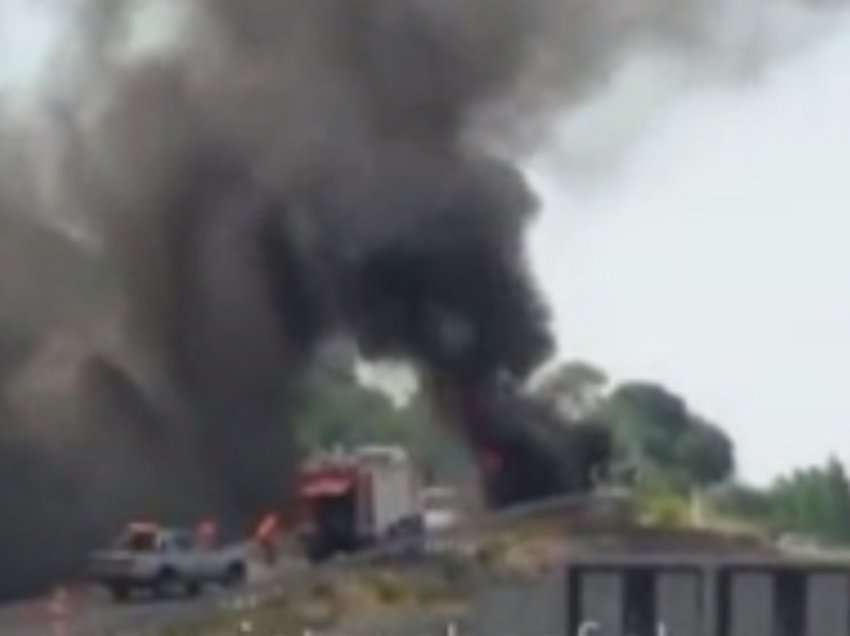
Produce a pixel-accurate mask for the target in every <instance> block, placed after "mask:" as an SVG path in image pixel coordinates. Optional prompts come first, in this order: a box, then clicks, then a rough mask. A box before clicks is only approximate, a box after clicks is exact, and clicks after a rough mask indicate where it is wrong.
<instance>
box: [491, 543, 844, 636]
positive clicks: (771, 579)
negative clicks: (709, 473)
mask: <svg viewBox="0 0 850 636" xmlns="http://www.w3.org/2000/svg"><path fill="white" fill-rule="evenodd" d="M475 613H476V616H475V620H474V625H475V633H476V634H477V635H479V636H850V564H846V565H839V564H834V563H827V562H819V561H814V562H813V561H798V560H788V559H782V558H765V557H758V558H746V557H744V558H727V557H724V558H705V557H698V558H697V557H692V556H680V557H673V556H669V555H668V556H659V555H655V556H652V557H646V558H634V557H627V558H616V557H613V556H612V557H610V558H593V559H589V558H588V559H580V560H573V561H572V562H571V563H570V564H569V565H568V566H566V567H565V568H563V569H561V570H560V571H558V572H557V573H555V574H553V575H551V576H550V577H548V578H546V579H545V580H543V581H539V582H537V583H534V584H529V583H514V584H503V585H501V586H499V587H498V588H497V589H493V590H489V591H488V592H486V593H484V594H483V595H482V597H481V599H480V602H479V604H478V606H477V608H476V612H475Z"/></svg>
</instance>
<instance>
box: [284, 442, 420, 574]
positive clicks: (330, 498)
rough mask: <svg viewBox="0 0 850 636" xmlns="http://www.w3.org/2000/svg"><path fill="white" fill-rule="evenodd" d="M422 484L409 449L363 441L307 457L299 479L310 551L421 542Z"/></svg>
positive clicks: (314, 554) (302, 527)
mask: <svg viewBox="0 0 850 636" xmlns="http://www.w3.org/2000/svg"><path fill="white" fill-rule="evenodd" d="M419 490H420V484H419V480H418V477H417V474H416V471H415V469H414V466H413V463H412V461H411V459H410V457H409V455H408V454H407V452H406V451H405V450H404V449H403V448H400V447H395V446H364V447H360V448H358V449H356V450H355V451H354V452H352V453H335V454H332V455H325V456H320V457H316V458H314V459H313V460H311V461H309V462H307V463H306V464H305V466H304V468H303V469H302V471H301V474H300V477H299V482H298V500H299V508H300V514H299V519H300V522H299V536H300V538H301V540H302V542H303V545H304V547H305V549H306V552H307V555H308V557H309V558H310V559H311V560H313V561H321V560H324V559H326V558H328V557H330V556H332V555H333V554H335V553H338V552H353V551H355V550H358V549H361V548H364V547H370V546H376V545H381V544H383V543H387V542H392V541H396V540H397V541H398V542H399V543H406V545H407V547H408V548H413V547H415V546H418V545H419V543H418V541H419V540H420V539H421V538H423V534H424V528H423V522H422V514H421V510H420V505H419V501H420V497H419Z"/></svg>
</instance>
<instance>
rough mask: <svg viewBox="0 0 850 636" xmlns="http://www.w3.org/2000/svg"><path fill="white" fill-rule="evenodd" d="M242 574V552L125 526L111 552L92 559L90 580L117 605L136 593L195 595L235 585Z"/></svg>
mask: <svg viewBox="0 0 850 636" xmlns="http://www.w3.org/2000/svg"><path fill="white" fill-rule="evenodd" d="M246 572H247V564H246V555H245V551H244V549H242V548H241V547H233V548H227V549H219V548H216V547H212V546H204V545H200V544H199V543H198V542H197V540H196V537H195V534H194V533H193V532H191V531H188V530H179V529H170V528H162V527H160V526H158V525H155V524H130V526H129V527H128V528H127V529H126V530H125V531H124V532H123V533H122V534H121V536H120V537H119V538H118V540H117V541H116V542H115V543H114V545H113V547H112V548H110V549H107V550H100V551H97V552H95V553H94V554H92V557H91V564H90V576H91V578H92V579H93V580H94V581H95V582H97V583H100V584H101V585H104V586H105V587H107V588H108V589H109V590H110V591H111V593H112V595H113V597H114V598H115V599H116V600H125V599H126V598H127V597H128V596H129V595H130V593H131V592H132V591H134V590H136V589H147V590H151V591H152V592H154V594H156V595H157V596H162V597H170V596H174V595H175V594H178V593H179V592H183V593H184V594H187V595H195V594H198V593H199V592H200V591H201V589H202V587H203V586H204V585H207V584H220V585H225V586H235V585H238V584H240V583H241V582H242V581H243V580H244V579H245V575H246Z"/></svg>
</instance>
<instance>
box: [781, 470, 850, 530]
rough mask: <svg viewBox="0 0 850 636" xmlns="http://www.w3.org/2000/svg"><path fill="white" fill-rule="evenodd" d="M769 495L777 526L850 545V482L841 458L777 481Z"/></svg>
mask: <svg viewBox="0 0 850 636" xmlns="http://www.w3.org/2000/svg"><path fill="white" fill-rule="evenodd" d="M769 496H770V500H771V508H772V514H771V521H772V522H773V524H774V525H775V526H776V527H778V528H782V529H786V530H789V531H794V532H801V533H805V534H810V535H813V536H816V537H818V538H820V539H823V540H826V541H829V542H834V543H848V542H850V481H848V477H847V474H846V471H845V469H844V466H843V465H842V464H841V462H839V461H838V460H837V459H834V458H833V459H830V460H829V462H828V463H827V464H826V465H825V466H824V467H811V468H806V469H798V470H795V471H794V472H793V473H792V474H791V475H789V476H786V477H782V478H780V479H777V480H776V482H775V483H774V484H773V486H772V487H771V489H770V491H769Z"/></svg>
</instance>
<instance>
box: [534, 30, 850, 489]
mask: <svg viewBox="0 0 850 636" xmlns="http://www.w3.org/2000/svg"><path fill="white" fill-rule="evenodd" d="M830 27H831V31H830V33H829V34H822V35H820V36H819V37H818V39H817V43H816V44H813V45H811V46H809V47H807V48H806V49H805V51H803V52H798V53H797V54H796V55H794V56H793V57H791V58H790V59H788V60H786V61H784V62H782V63H779V64H775V65H772V66H770V67H769V68H767V69H766V70H765V72H764V74H763V75H762V76H761V77H760V78H758V80H757V81H755V82H753V83H747V84H744V85H741V84H733V85H730V84H729V83H725V84H724V83H719V82H718V83H714V84H709V85H708V86H706V85H705V84H703V83H700V84H699V85H694V84H693V83H691V82H689V81H688V77H687V68H685V67H677V65H676V64H675V63H672V62H671V61H670V60H669V59H667V58H655V59H653V58H652V57H651V56H647V57H643V58H636V59H635V60H633V61H632V63H631V64H630V65H629V67H628V68H626V69H624V70H623V72H622V73H621V74H620V75H619V76H618V78H617V79H616V80H615V81H614V83H613V85H612V87H611V89H610V90H609V91H607V92H606V93H605V94H603V95H601V96H600V98H599V99H598V100H596V102H595V103H593V104H589V105H586V106H585V107H584V108H583V109H582V111H581V112H580V113H578V114H574V115H572V116H571V117H568V118H567V119H566V120H565V122H564V124H563V126H564V129H563V131H562V132H563V135H562V140H561V141H562V143H561V146H562V150H561V153H560V156H558V154H557V153H555V154H554V155H553V153H548V154H547V155H546V156H545V158H544V159H541V160H540V161H538V162H537V163H536V164H535V166H534V168H533V174H534V180H535V183H536V184H537V185H538V186H539V188H540V190H541V193H542V195H543V200H544V204H545V205H544V213H543V216H542V220H541V221H540V223H539V224H538V226H537V227H536V228H535V233H534V241H533V257H534V262H535V267H536V268H537V269H538V271H539V273H540V278H541V280H542V283H543V285H544V288H545V290H546V292H547V293H548V295H549V297H550V298H551V300H552V302H553V304H554V309H555V313H556V325H557V333H558V337H559V339H560V344H561V349H562V355H564V356H565V357H581V358H587V359H590V360H592V361H594V362H597V363H598V364H600V365H601V366H602V367H603V368H605V369H607V370H608V371H609V372H611V373H612V374H613V375H614V376H615V377H616V378H618V379H621V378H632V377H634V378H650V379H655V380H660V381H663V382H664V383H667V384H668V385H669V386H670V387H671V388H674V389H675V390H677V391H679V392H681V393H682V394H683V395H684V396H686V397H687V399H688V400H689V402H690V403H691V404H692V406H693V407H694V409H695V410H698V411H700V412H702V413H704V414H706V415H707V416H709V417H711V418H713V419H715V420H716V421H717V422H719V423H720V424H722V425H723V426H724V427H726V428H727V429H728V430H729V431H730V432H731V433H732V435H733V436H734V437H735V439H736V441H737V442H738V448H739V453H740V458H741V465H742V469H743V470H742V472H743V474H744V475H745V476H746V477H748V478H750V479H753V480H756V481H764V480H767V479H769V478H771V477H772V476H774V475H776V474H777V472H781V471H784V470H788V469H789V468H790V467H791V466H792V465H797V464H801V463H812V462H820V461H822V460H824V459H825V458H826V457H827V456H828V455H829V454H830V453H838V454H840V455H841V456H842V458H843V459H845V460H846V461H847V460H850V393H848V386H847V383H848V379H850V334H848V329H850V250H848V242H850V179H848V171H850V73H848V70H847V68H848V67H847V64H848V60H850V20H848V19H847V18H846V17H843V18H842V19H841V20H838V21H833V22H832V24H831V25H830ZM612 148H613V150H612ZM582 153H585V154H586V155H589V156H590V157H591V158H595V159H596V160H597V163H600V162H599V160H600V159H601V160H603V161H604V163H605V165H606V170H605V172H604V174H597V175H584V176H579V175H576V171H575V169H574V165H575V163H576V161H577V158H585V157H584V156H583V155H582ZM612 155H614V156H617V157H618V162H617V163H615V164H614V165H615V166H616V169H615V170H613V171H612V170H610V164H609V163H608V162H609V160H610V158H611V156H612Z"/></svg>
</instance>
